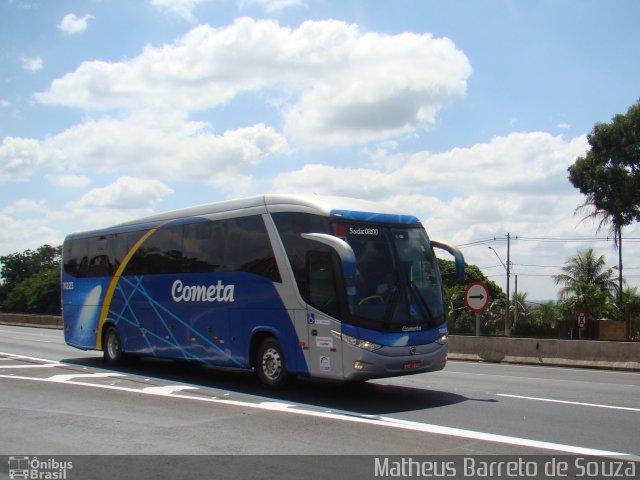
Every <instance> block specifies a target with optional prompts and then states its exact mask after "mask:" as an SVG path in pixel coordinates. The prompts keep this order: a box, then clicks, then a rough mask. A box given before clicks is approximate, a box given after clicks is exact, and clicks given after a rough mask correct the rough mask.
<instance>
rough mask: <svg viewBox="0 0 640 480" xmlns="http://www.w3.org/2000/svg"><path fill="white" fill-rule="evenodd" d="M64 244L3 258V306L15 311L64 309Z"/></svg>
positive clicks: (0, 261) (0, 297)
mask: <svg viewBox="0 0 640 480" xmlns="http://www.w3.org/2000/svg"><path fill="white" fill-rule="evenodd" d="M61 253H62V247H52V246H51V245H43V246H41V247H39V248H38V249H37V250H35V251H32V250H25V251H24V252H22V253H12V254H10V255H5V256H2V257H0V277H1V278H2V285H0V305H2V306H3V307H4V308H5V309H6V310H8V311H11V312H27V313H58V312H59V311H60V257H61Z"/></svg>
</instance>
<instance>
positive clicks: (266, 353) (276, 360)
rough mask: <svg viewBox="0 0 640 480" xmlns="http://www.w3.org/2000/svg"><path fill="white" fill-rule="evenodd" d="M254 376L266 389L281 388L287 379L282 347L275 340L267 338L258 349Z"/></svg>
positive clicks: (287, 374)
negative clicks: (255, 375)
mask: <svg viewBox="0 0 640 480" xmlns="http://www.w3.org/2000/svg"><path fill="white" fill-rule="evenodd" d="M256 374H257V376H258V380H259V381H260V383H262V384H263V385H265V386H267V387H271V388H277V387H282V386H283V385H285V384H286V383H287V380H288V379H289V373H288V372H287V365H286V363H285V359H284V354H283V352H282V347H281V346H280V344H279V343H278V341H277V340H276V339H275V338H267V339H266V340H264V341H263V342H262V343H261V344H260V347H259V348H258V355H257V358H256Z"/></svg>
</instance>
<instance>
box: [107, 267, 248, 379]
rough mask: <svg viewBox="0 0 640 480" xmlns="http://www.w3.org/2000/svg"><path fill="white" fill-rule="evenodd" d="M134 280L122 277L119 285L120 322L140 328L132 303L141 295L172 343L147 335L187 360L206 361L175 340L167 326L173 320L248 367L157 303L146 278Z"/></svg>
mask: <svg viewBox="0 0 640 480" xmlns="http://www.w3.org/2000/svg"><path fill="white" fill-rule="evenodd" d="M134 278H135V282H132V281H131V280H129V279H128V278H126V277H121V279H120V282H119V284H118V287H117V291H118V292H119V293H120V294H121V296H122V301H123V305H122V309H121V311H120V312H119V313H118V312H113V313H114V316H115V317H116V318H117V319H118V321H120V320H123V321H125V322H126V323H128V324H130V325H132V326H133V327H135V328H139V326H140V322H139V321H138V318H137V316H136V314H135V310H134V308H133V307H132V305H131V302H132V301H133V297H134V296H135V295H136V294H139V295H141V296H142V297H143V298H144V299H145V300H146V302H147V303H148V305H149V306H150V307H151V308H152V309H153V312H154V314H155V316H156V318H157V320H159V321H160V322H161V324H162V326H163V327H164V330H165V331H166V332H167V333H168V335H169V336H170V337H171V341H169V340H167V339H166V338H165V337H163V336H161V335H157V334H155V333H154V332H152V331H149V330H148V329H146V328H145V329H144V330H145V332H146V334H147V335H150V336H152V337H154V338H156V339H158V340H160V341H161V342H163V343H166V344H168V345H171V346H172V347H174V348H175V349H177V350H178V351H179V352H180V354H181V355H182V356H183V357H184V358H185V359H196V360H200V361H204V359H202V358H200V357H198V356H197V355H195V354H194V353H192V352H190V351H188V350H186V349H184V348H183V347H182V346H181V345H180V343H179V342H178V340H177V339H176V338H175V336H174V334H173V332H172V331H171V328H170V327H169V325H168V324H167V318H171V319H173V320H175V321H177V322H179V323H180V325H182V326H183V327H185V328H186V332H187V334H188V335H189V336H190V337H197V338H199V339H200V340H201V341H203V342H204V343H206V344H207V345H209V346H210V347H212V348H213V349H215V350H216V351H217V352H218V353H220V354H222V355H223V356H224V357H226V358H227V359H228V360H230V361H231V362H233V363H234V364H235V365H237V366H238V367H242V368H244V367H245V366H246V365H243V364H242V363H241V362H239V361H237V360H236V359H234V358H233V357H232V356H231V355H229V354H228V353H227V352H225V350H224V349H222V348H221V347H220V346H219V345H217V344H216V343H215V342H214V341H212V340H211V339H209V338H207V337H206V336H205V335H203V334H201V333H200V332H198V331H197V330H195V329H194V328H193V327H192V326H191V325H190V324H189V323H188V322H186V321H184V320H183V319H182V318H180V317H178V316H177V315H176V314H174V313H173V312H171V311H170V310H169V309H167V308H166V307H164V306H163V305H162V304H161V303H160V302H158V301H156V300H155V299H154V298H153V297H152V296H151V295H150V294H149V293H148V292H147V290H146V289H145V288H144V286H143V285H142V281H143V278H144V277H134ZM123 284H124V285H126V286H128V287H130V288H131V290H130V292H129V295H127V293H126V292H125V289H124V288H122V285H123ZM127 311H128V312H129V316H127V315H126V312H127ZM131 318H133V320H131ZM144 338H145V341H146V343H147V345H148V347H149V349H150V351H151V352H153V354H154V355H155V356H157V354H156V353H155V352H154V349H153V348H152V346H151V344H150V342H149V339H148V338H147V336H146V335H145V336H144Z"/></svg>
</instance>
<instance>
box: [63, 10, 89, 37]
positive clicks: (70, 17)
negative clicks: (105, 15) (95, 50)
mask: <svg viewBox="0 0 640 480" xmlns="http://www.w3.org/2000/svg"><path fill="white" fill-rule="evenodd" d="M95 18H96V17H94V16H93V15H85V16H84V17H78V16H77V15H76V14H75V13H68V14H67V15H65V16H64V17H63V18H62V20H61V21H60V23H59V24H58V29H59V30H60V31H61V32H62V34H63V35H65V36H71V35H80V34H82V33H84V32H85V30H86V29H87V26H88V22H89V20H93V19H95Z"/></svg>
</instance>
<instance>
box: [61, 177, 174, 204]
mask: <svg viewBox="0 0 640 480" xmlns="http://www.w3.org/2000/svg"><path fill="white" fill-rule="evenodd" d="M172 193H173V190H172V189H171V188H169V187H167V186H166V185H165V184H164V183H162V182H160V181H159V180H146V179H141V178H133V177H120V178H118V179H117V180H116V181H115V182H114V183H112V184H111V185H108V186H106V187H103V188H94V189H93V190H90V191H89V192H87V193H86V194H85V195H83V196H82V198H80V200H78V201H75V202H70V203H69V205H68V206H69V207H70V208H73V209H89V210H92V209H118V210H121V209H125V210H128V209H134V210H137V209H144V208H149V207H153V206H154V205H155V204H156V203H158V202H160V201H161V200H163V199H164V198H165V197H167V196H168V195H171V194H172Z"/></svg>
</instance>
